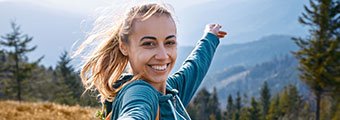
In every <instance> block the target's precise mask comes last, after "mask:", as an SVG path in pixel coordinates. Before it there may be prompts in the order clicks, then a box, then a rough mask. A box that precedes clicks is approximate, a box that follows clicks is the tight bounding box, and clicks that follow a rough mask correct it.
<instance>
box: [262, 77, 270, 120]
mask: <svg viewBox="0 0 340 120" xmlns="http://www.w3.org/2000/svg"><path fill="white" fill-rule="evenodd" d="M270 97H271V95H270V89H269V87H268V83H267V82H266V81H265V82H264V84H263V86H262V88H261V107H262V109H261V110H262V117H263V119H265V118H266V116H267V113H268V110H269V105H270Z"/></svg>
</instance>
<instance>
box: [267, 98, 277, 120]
mask: <svg viewBox="0 0 340 120" xmlns="http://www.w3.org/2000/svg"><path fill="white" fill-rule="evenodd" d="M279 105H280V97H279V95H278V96H276V97H275V98H274V99H272V102H270V107H269V111H268V114H267V117H266V119H267V120H278V119H279V117H280V114H281V113H280V109H281V108H280V106H279Z"/></svg>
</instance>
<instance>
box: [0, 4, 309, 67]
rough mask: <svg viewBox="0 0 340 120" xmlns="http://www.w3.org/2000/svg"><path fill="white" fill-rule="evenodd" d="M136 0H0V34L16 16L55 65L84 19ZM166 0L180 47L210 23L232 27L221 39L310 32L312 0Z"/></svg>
mask: <svg viewBox="0 0 340 120" xmlns="http://www.w3.org/2000/svg"><path fill="white" fill-rule="evenodd" d="M122 1H124V2H122ZM136 1H137V0H0V16H1V19H0V26H1V27H0V34H1V35H3V34H4V33H8V32H9V29H10V27H9V21H10V20H12V19H13V18H14V19H16V21H17V23H18V24H20V25H22V30H23V31H24V32H25V33H27V34H29V35H30V36H33V37H34V40H33V41H32V43H31V44H32V45H38V48H37V50H36V51H35V52H34V54H33V53H32V56H33V58H38V57H40V56H41V55H45V58H44V60H43V63H44V64H47V65H53V64H55V63H56V60H57V59H58V56H59V54H60V53H61V52H62V51H64V50H70V49H71V48H72V45H73V43H75V41H77V40H83V38H84V36H85V34H84V33H83V32H84V31H82V27H86V26H82V24H81V22H82V20H84V19H85V20H87V19H89V17H91V15H96V14H97V12H98V11H96V10H100V8H101V7H109V6H110V7H112V6H113V8H114V7H117V6H118V7H121V6H122V5H126V4H128V5H130V4H131V5H133V4H138V3H140V2H136ZM138 1H141V0H138ZM144 1H146V0H144ZM147 1H158V2H159V1H161V0H147ZM163 1H164V2H166V3H170V4H171V5H172V6H173V7H174V10H175V15H176V16H177V18H178V24H177V27H178V35H177V38H178V40H179V45H180V46H183V45H184V46H194V45H195V43H196V42H197V40H199V39H200V37H201V35H202V32H203V29H204V26H205V24H207V23H220V24H222V25H223V28H222V29H223V30H225V31H227V32H228V36H227V37H226V38H225V39H223V40H222V41H221V44H235V43H246V42H250V41H254V40H259V39H260V38H261V37H264V36H268V35H273V34H282V35H291V36H301V35H304V34H305V31H306V30H304V29H303V27H302V25H300V24H299V23H298V21H297V19H298V16H299V15H301V12H302V10H303V5H304V4H305V3H308V1H307V0H190V1H189V0H163ZM6 2H7V3H8V4H5V3H6ZM9 3H13V4H9ZM98 8H99V9H98ZM90 20H91V18H90ZM89 24H91V23H89ZM179 54H180V53H179Z"/></svg>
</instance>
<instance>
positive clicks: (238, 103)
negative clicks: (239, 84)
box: [234, 92, 242, 120]
mask: <svg viewBox="0 0 340 120" xmlns="http://www.w3.org/2000/svg"><path fill="white" fill-rule="evenodd" d="M241 102H242V98H241V95H240V92H237V97H236V104H235V110H236V111H235V117H234V120H240V115H241V109H242V103H241Z"/></svg>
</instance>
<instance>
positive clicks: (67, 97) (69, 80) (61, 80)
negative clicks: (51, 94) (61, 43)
mask: <svg viewBox="0 0 340 120" xmlns="http://www.w3.org/2000/svg"><path fill="white" fill-rule="evenodd" d="M70 62H71V58H70V57H69V56H68V53H67V52H66V51H64V52H63V53H62V54H61V56H60V60H59V61H58V64H57V66H56V69H55V72H56V73H55V75H57V79H58V81H57V84H58V86H59V87H58V91H56V92H57V93H56V99H55V101H56V102H59V103H64V104H70V105H72V104H75V103H77V101H79V98H80V95H81V91H82V88H81V83H80V79H78V77H77V75H76V73H75V72H74V68H73V66H72V65H70Z"/></svg>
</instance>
